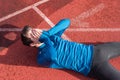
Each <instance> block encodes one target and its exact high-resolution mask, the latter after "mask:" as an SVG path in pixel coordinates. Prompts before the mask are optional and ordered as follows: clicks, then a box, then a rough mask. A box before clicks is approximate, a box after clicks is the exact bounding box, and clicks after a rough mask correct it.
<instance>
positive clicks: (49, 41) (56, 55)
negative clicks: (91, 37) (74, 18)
mask: <svg viewBox="0 0 120 80" xmlns="http://www.w3.org/2000/svg"><path fill="white" fill-rule="evenodd" d="M69 25H70V20H69V19H63V20H61V21H60V22H58V23H57V24H56V25H55V26H54V27H53V28H51V29H50V30H48V31H45V30H43V31H42V30H40V29H34V28H32V27H30V26H25V27H24V29H23V30H22V33H21V40H22V42H23V44H24V45H27V46H31V47H38V49H39V52H38V58H37V60H38V63H39V64H40V65H44V66H46V67H49V68H57V69H64V68H65V69H71V70H74V71H77V72H80V73H82V74H83V75H85V76H87V75H88V74H89V73H90V72H92V73H94V75H96V76H97V78H98V79H101V80H120V72H119V71H118V70H116V69H115V68H114V67H113V66H112V65H111V64H110V63H109V62H108V60H109V59H111V58H114V57H117V56H119V55H120V43H118V42H114V43H104V44H99V45H91V44H89V45H86V44H81V43H76V42H71V41H68V40H64V39H62V38H61V35H62V33H63V32H64V31H65V30H66V29H67V28H68V26H69Z"/></svg>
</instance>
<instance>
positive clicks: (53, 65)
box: [49, 63, 63, 69]
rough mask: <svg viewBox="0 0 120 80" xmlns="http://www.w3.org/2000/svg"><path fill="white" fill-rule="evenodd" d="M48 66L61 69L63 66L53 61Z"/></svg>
mask: <svg viewBox="0 0 120 80" xmlns="http://www.w3.org/2000/svg"><path fill="white" fill-rule="evenodd" d="M49 67H50V68H56V69H63V67H61V66H59V65H57V64H55V63H51V65H50V66H49Z"/></svg>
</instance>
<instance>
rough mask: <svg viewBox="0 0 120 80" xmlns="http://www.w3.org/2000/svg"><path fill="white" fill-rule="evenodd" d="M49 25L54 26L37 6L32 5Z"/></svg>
mask: <svg viewBox="0 0 120 80" xmlns="http://www.w3.org/2000/svg"><path fill="white" fill-rule="evenodd" d="M32 8H33V9H34V10H35V11H36V12H37V13H38V14H39V15H40V16H41V17H42V18H43V19H44V20H45V21H46V22H47V23H48V24H49V25H50V26H51V27H53V26H55V24H54V23H53V22H52V21H51V20H50V19H48V18H47V16H46V15H45V14H44V13H43V12H42V11H41V10H40V9H38V8H37V7H35V6H33V7H32Z"/></svg>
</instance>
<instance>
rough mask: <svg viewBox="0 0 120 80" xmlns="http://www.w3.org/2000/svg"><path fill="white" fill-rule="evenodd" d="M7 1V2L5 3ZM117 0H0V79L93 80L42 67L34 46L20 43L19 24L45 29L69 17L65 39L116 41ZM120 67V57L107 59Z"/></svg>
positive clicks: (119, 20)
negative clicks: (69, 22)
mask: <svg viewBox="0 0 120 80" xmlns="http://www.w3.org/2000/svg"><path fill="white" fill-rule="evenodd" d="M8 1H9V2H8ZM119 3H120V1H119V0H114V1H113V0H107V1H106V0H0V80H95V79H93V78H89V77H84V76H83V75H81V74H79V73H77V72H74V71H70V70H55V69H49V68H43V67H41V66H40V65H38V64H37V63H36V55H37V49H35V48H29V47H26V46H23V45H22V43H21V41H20V31H21V29H22V27H23V26H24V25H26V24H29V25H31V26H33V27H35V28H41V29H49V28H51V27H53V26H54V25H55V24H56V23H57V22H58V21H59V20H60V19H62V18H70V19H71V26H70V28H69V29H68V30H67V31H66V32H65V34H64V35H63V37H64V38H65V39H68V40H71V41H76V42H81V43H93V44H96V43H102V42H112V41H120V6H119ZM110 63H111V64H112V65H113V66H114V67H115V68H116V69H118V70H120V57H118V58H114V59H112V60H110Z"/></svg>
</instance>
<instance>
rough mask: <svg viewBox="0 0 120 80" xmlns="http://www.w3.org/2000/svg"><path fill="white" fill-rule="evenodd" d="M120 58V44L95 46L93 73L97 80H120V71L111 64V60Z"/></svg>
mask: <svg viewBox="0 0 120 80" xmlns="http://www.w3.org/2000/svg"><path fill="white" fill-rule="evenodd" d="M117 56H120V43H119V42H112V43H105V44H98V45H96V46H94V56H93V64H92V69H91V72H90V73H92V74H94V75H95V76H96V78H97V80H120V71H119V70H117V69H115V68H114V67H113V66H112V65H111V64H110V63H109V60H110V59H111V58H114V57H117Z"/></svg>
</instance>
